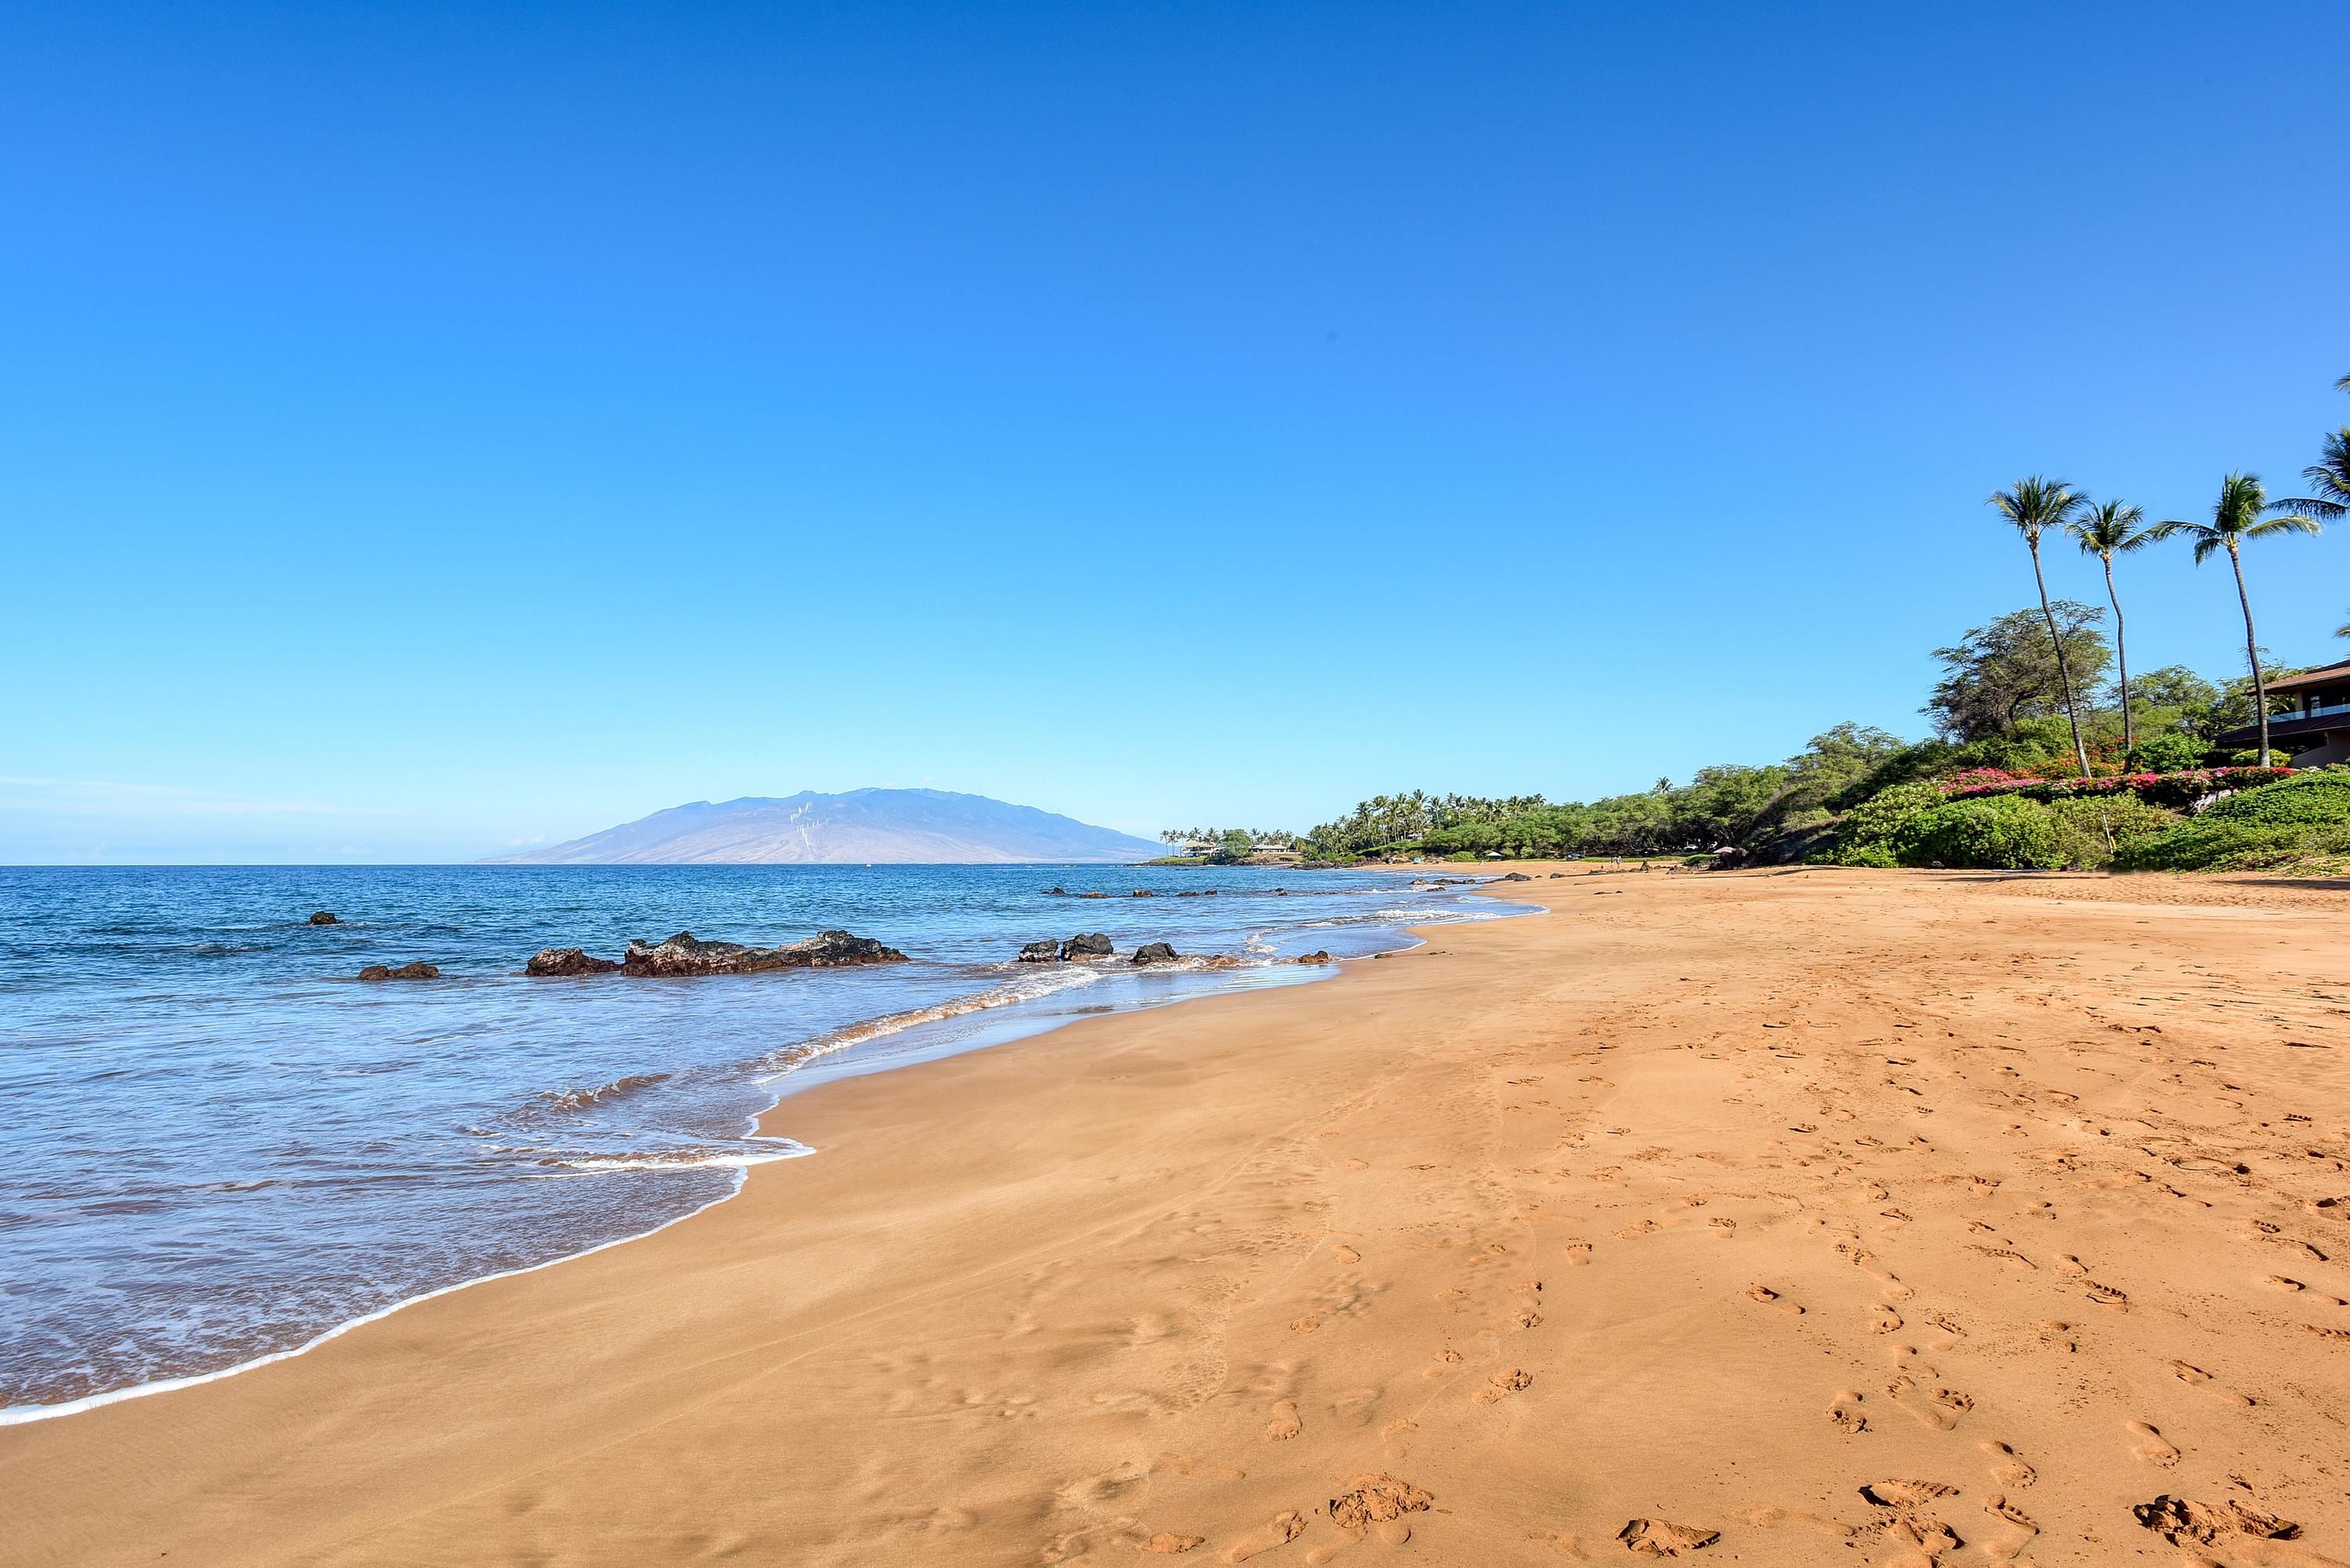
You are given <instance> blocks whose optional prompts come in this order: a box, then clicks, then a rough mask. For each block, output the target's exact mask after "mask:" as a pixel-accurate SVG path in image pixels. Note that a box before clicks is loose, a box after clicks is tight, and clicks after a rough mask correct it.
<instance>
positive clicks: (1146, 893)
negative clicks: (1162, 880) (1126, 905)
mask: <svg viewBox="0 0 2350 1568" xmlns="http://www.w3.org/2000/svg"><path fill="white" fill-rule="evenodd" d="M1134 896H1135V897H1136V898H1157V897H1159V895H1158V894H1156V893H1154V892H1152V891H1151V890H1150V889H1149V888H1136V889H1135V890H1134Z"/></svg>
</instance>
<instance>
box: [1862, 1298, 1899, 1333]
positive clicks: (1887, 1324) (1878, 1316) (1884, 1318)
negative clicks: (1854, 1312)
mask: <svg viewBox="0 0 2350 1568" xmlns="http://www.w3.org/2000/svg"><path fill="white" fill-rule="evenodd" d="M1869 1311H1870V1313H1871V1314H1873V1315H1872V1316H1871V1317H1870V1319H1869V1324H1868V1326H1869V1327H1871V1328H1873V1329H1875V1330H1876V1331H1877V1333H1879V1334H1891V1333H1892V1332H1893V1331H1894V1330H1895V1329H1898V1328H1899V1327H1900V1326H1901V1314H1899V1313H1898V1312H1895V1311H1894V1310H1893V1309H1892V1308H1891V1307H1889V1306H1886V1305H1884V1304H1883V1303H1879V1304H1877V1306H1874V1307H1871V1308H1870V1309H1869Z"/></svg>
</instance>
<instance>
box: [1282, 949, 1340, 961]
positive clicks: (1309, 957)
mask: <svg viewBox="0 0 2350 1568" xmlns="http://www.w3.org/2000/svg"><path fill="white" fill-rule="evenodd" d="M1329 961H1330V953H1329V950H1327V949H1326V948H1316V949H1315V950H1313V951H1312V952H1310V953H1299V954H1298V955H1297V956H1296V957H1295V958H1294V959H1291V960H1290V962H1292V963H1328V962H1329Z"/></svg>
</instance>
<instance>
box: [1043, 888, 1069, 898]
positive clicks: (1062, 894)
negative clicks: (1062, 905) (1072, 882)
mask: <svg viewBox="0 0 2350 1568" xmlns="http://www.w3.org/2000/svg"><path fill="white" fill-rule="evenodd" d="M1045 896H1046V897H1047V898H1067V897H1068V896H1069V890H1068V889H1067V888H1045Z"/></svg>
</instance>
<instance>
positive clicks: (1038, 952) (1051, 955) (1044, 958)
mask: <svg viewBox="0 0 2350 1568" xmlns="http://www.w3.org/2000/svg"><path fill="white" fill-rule="evenodd" d="M1060 956H1061V944H1060V943H1058V942H1056V941H1055V940H1052V939H1051V938H1050V937H1047V938H1045V940H1043V941H1041V942H1030V943H1029V944H1028V945H1027V946H1026V947H1024V948H1022V949H1021V950H1020V961H1021V962H1022V963H1051V962H1053V961H1055V960H1056V959H1058V958H1059V957H1060Z"/></svg>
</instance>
